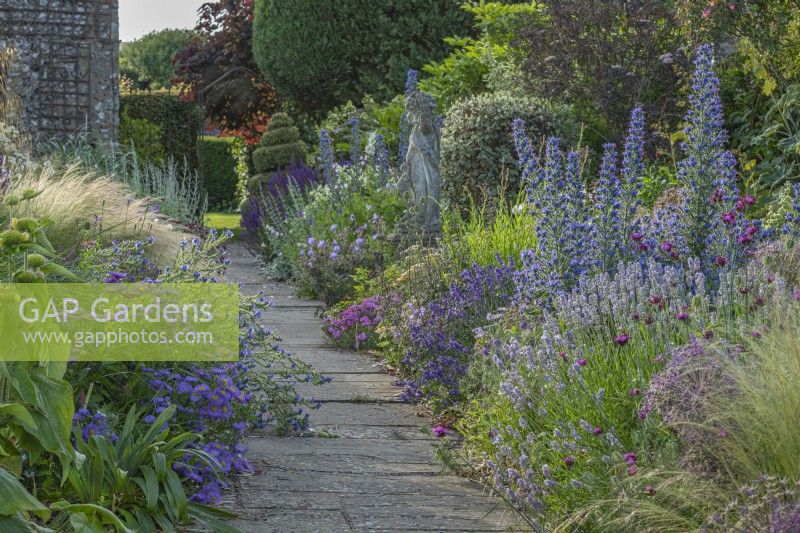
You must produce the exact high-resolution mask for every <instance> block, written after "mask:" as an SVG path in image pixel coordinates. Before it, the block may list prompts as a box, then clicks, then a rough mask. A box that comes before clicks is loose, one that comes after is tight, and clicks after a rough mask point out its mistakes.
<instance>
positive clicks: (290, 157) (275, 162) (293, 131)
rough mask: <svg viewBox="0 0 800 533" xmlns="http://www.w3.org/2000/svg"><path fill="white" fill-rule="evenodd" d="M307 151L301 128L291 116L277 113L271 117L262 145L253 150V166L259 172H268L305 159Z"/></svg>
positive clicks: (262, 138)
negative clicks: (301, 136) (301, 135)
mask: <svg viewBox="0 0 800 533" xmlns="http://www.w3.org/2000/svg"><path fill="white" fill-rule="evenodd" d="M306 153H307V148H306V143H304V142H303V141H302V140H300V130H298V129H297V128H296V127H295V125H294V122H293V121H292V119H291V117H290V116H289V115H287V114H286V113H277V114H275V115H273V116H272V118H271V119H270V122H269V127H268V128H267V131H265V132H264V135H263V136H262V137H261V144H260V146H259V147H258V148H256V149H255V150H253V167H254V168H255V170H256V172H258V173H259V174H267V173H270V172H274V171H276V170H278V169H280V168H285V167H287V166H288V165H289V164H290V163H293V162H297V161H305V158H306Z"/></svg>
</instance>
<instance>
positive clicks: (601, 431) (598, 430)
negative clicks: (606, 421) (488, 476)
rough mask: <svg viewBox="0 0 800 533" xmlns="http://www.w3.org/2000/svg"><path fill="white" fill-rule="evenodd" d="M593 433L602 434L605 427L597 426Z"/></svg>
mask: <svg viewBox="0 0 800 533" xmlns="http://www.w3.org/2000/svg"><path fill="white" fill-rule="evenodd" d="M592 433H594V434H595V435H602V434H603V428H601V427H600V426H595V428H594V429H593V430H592Z"/></svg>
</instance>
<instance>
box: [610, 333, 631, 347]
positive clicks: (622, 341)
mask: <svg viewBox="0 0 800 533" xmlns="http://www.w3.org/2000/svg"><path fill="white" fill-rule="evenodd" d="M630 339H631V338H630V336H629V335H626V334H624V333H623V334H621V335H617V336H616V337H614V342H616V343H617V344H618V345H619V346H625V345H626V344H628V341H629V340H630Z"/></svg>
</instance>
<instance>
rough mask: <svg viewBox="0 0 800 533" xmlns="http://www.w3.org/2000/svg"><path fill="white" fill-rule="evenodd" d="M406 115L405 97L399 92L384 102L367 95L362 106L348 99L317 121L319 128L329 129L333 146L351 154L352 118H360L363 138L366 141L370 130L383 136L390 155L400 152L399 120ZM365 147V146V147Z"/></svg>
mask: <svg viewBox="0 0 800 533" xmlns="http://www.w3.org/2000/svg"><path fill="white" fill-rule="evenodd" d="M402 116H403V96H402V95H398V96H396V97H395V98H393V99H392V100H390V101H389V102H386V103H385V104H380V103H378V102H376V101H375V99H374V98H372V97H371V96H369V95H367V96H364V98H363V100H362V102H361V106H360V107H357V106H356V105H355V104H353V102H347V103H346V104H343V105H340V106H338V107H336V108H334V109H332V110H331V111H330V112H328V114H327V115H326V116H325V118H324V119H323V120H322V121H321V122H320V123H319V124H318V126H319V129H326V130H328V131H329V132H330V134H331V139H332V141H333V146H334V149H335V150H336V152H337V154H340V155H348V154H349V153H350V124H349V122H350V119H351V118H354V117H357V118H358V120H359V128H361V133H362V135H361V138H362V142H363V143H364V144H366V143H367V140H368V139H369V136H370V134H371V133H373V132H374V133H379V134H381V135H383V140H384V143H385V144H386V147H387V148H388V149H389V154H390V155H393V154H396V153H397V150H398V145H399V144H400V120H401V117H402ZM362 148H363V147H362Z"/></svg>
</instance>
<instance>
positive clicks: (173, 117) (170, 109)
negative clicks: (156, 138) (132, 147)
mask: <svg viewBox="0 0 800 533" xmlns="http://www.w3.org/2000/svg"><path fill="white" fill-rule="evenodd" d="M119 100H120V102H119V104H120V116H123V114H124V115H127V116H128V117H130V118H131V119H146V120H148V121H150V122H151V123H153V124H155V125H157V126H158V127H159V128H160V129H161V144H162V145H163V147H164V153H165V154H166V155H167V156H168V157H172V158H173V159H175V160H176V161H179V162H183V161H184V160H185V161H186V163H187V164H188V165H189V167H191V168H195V167H197V143H198V129H199V127H200V126H199V120H200V108H199V106H198V105H197V104H195V103H192V102H184V101H183V100H181V98H180V97H179V96H177V95H175V94H168V93H158V92H153V93H132V94H123V95H121V96H120V99H119Z"/></svg>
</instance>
